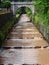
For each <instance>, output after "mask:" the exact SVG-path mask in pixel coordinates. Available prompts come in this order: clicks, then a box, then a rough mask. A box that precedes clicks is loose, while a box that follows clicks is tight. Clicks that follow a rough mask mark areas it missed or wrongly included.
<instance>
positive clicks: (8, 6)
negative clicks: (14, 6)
mask: <svg viewBox="0 0 49 65" xmlns="http://www.w3.org/2000/svg"><path fill="white" fill-rule="evenodd" d="M10 6H11V4H10V2H7V1H6V2H3V3H1V4H0V8H10Z"/></svg>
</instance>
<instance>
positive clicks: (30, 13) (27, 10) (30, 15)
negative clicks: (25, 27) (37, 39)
mask: <svg viewBox="0 0 49 65" xmlns="http://www.w3.org/2000/svg"><path fill="white" fill-rule="evenodd" d="M26 13H27V14H28V16H29V17H30V19H31V20H32V18H33V14H32V11H31V10H30V9H29V8H27V7H26Z"/></svg>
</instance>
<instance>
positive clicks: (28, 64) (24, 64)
mask: <svg viewBox="0 0 49 65" xmlns="http://www.w3.org/2000/svg"><path fill="white" fill-rule="evenodd" d="M22 65H41V64H22Z"/></svg>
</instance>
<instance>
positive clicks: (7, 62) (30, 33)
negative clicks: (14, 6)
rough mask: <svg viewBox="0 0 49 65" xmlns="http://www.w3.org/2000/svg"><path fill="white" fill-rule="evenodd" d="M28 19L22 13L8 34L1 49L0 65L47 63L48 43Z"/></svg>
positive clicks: (41, 64) (48, 63)
mask: <svg viewBox="0 0 49 65" xmlns="http://www.w3.org/2000/svg"><path fill="white" fill-rule="evenodd" d="M28 20H29V21H30V19H29V18H28V16H27V15H26V14H23V15H22V16H21V18H20V20H19V22H18V24H15V25H14V26H13V28H12V30H11V32H10V33H9V34H8V36H7V39H6V40H5V42H4V45H3V46H2V49H1V54H0V65H3V64H4V65H49V59H47V58H48V57H49V50H48V48H49V47H48V43H47V41H46V40H44V38H43V36H42V35H41V33H40V32H39V31H38V30H37V28H36V27H35V26H34V24H32V23H31V22H28ZM23 21H24V22H23Z"/></svg>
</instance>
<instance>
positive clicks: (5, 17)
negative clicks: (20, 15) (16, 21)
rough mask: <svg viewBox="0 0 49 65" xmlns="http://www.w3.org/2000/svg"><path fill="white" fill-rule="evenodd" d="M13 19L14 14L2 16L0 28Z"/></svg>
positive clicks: (0, 15)
mask: <svg viewBox="0 0 49 65" xmlns="http://www.w3.org/2000/svg"><path fill="white" fill-rule="evenodd" d="M12 17H13V14H12V13H5V14H0V28H1V27H2V26H3V25H5V23H6V22H7V21H8V20H10V19H11V18H12Z"/></svg>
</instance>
